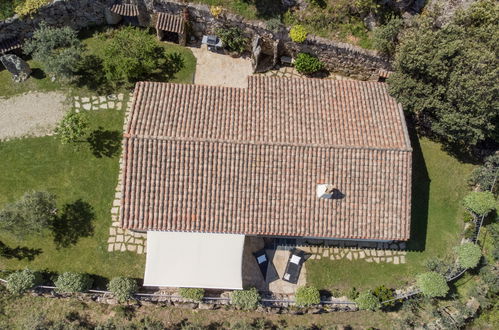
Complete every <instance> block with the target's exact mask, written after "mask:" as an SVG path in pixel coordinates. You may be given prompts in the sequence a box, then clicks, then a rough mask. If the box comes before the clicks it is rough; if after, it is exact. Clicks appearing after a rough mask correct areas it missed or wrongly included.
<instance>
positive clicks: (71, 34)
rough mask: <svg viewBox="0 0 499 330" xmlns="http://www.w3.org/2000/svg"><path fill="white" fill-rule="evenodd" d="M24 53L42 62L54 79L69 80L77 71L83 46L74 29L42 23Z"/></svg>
mask: <svg viewBox="0 0 499 330" xmlns="http://www.w3.org/2000/svg"><path fill="white" fill-rule="evenodd" d="M24 52H25V53H26V54H28V55H31V56H32V57H33V59H35V60H36V61H38V62H40V63H41V64H42V65H43V68H44V69H45V71H47V72H48V73H49V74H50V75H51V76H52V77H54V78H55V77H57V78H64V79H69V78H71V77H72V76H73V75H74V74H75V72H76V71H77V66H78V63H79V61H80V60H81V57H82V53H83V46H82V44H81V42H80V40H78V37H77V35H76V31H74V30H73V29H71V28H69V27H62V28H56V27H50V26H48V25H47V24H46V23H44V22H42V23H41V24H40V27H39V28H38V29H37V30H36V31H35V32H34V33H33V38H31V39H29V40H28V41H26V43H25V44H24Z"/></svg>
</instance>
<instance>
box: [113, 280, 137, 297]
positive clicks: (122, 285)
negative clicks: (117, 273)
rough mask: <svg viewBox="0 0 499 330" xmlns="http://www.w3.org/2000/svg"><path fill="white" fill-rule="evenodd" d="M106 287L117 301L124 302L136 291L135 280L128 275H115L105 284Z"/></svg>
mask: <svg viewBox="0 0 499 330" xmlns="http://www.w3.org/2000/svg"><path fill="white" fill-rule="evenodd" d="M107 289H108V290H109V291H111V292H112V293H113V295H114V296H115V297H116V299H118V301H119V302H125V301H127V300H129V299H131V298H133V295H134V293H135V292H137V289H138V286H137V281H135V280H134V279H133V278H128V277H115V278H113V279H112V280H111V281H110V282H109V284H108V285H107Z"/></svg>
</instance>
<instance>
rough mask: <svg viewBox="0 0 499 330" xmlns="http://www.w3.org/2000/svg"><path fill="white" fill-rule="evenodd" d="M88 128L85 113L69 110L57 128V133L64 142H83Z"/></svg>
mask: <svg viewBox="0 0 499 330" xmlns="http://www.w3.org/2000/svg"><path fill="white" fill-rule="evenodd" d="M87 129H88V120H87V117H86V116H85V114H84V113H82V112H79V113H76V112H68V113H66V115H65V116H64V118H62V120H61V121H60V122H59V124H58V125H57V127H56V129H55V134H57V137H58V138H59V139H60V140H61V142H62V143H63V144H66V143H75V142H81V139H82V138H83V137H84V136H85V135H86V133H87Z"/></svg>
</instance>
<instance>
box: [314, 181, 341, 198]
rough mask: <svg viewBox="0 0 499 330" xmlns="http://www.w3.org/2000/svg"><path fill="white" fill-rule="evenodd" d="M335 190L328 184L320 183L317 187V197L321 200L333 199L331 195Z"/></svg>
mask: <svg viewBox="0 0 499 330" xmlns="http://www.w3.org/2000/svg"><path fill="white" fill-rule="evenodd" d="M335 190H337V189H336V188H335V187H334V186H333V185H332V184H330V183H321V184H318V185H317V197H318V198H323V199H331V198H333V194H334V192H335Z"/></svg>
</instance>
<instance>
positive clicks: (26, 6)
mask: <svg viewBox="0 0 499 330" xmlns="http://www.w3.org/2000/svg"><path fill="white" fill-rule="evenodd" d="M47 2H48V1H47V0H24V1H21V2H19V4H18V5H17V6H16V9H15V11H16V14H17V15H19V16H21V17H24V16H32V15H33V14H34V13H36V12H37V11H38V9H40V8H41V7H42V6H44V5H46V4H47Z"/></svg>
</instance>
